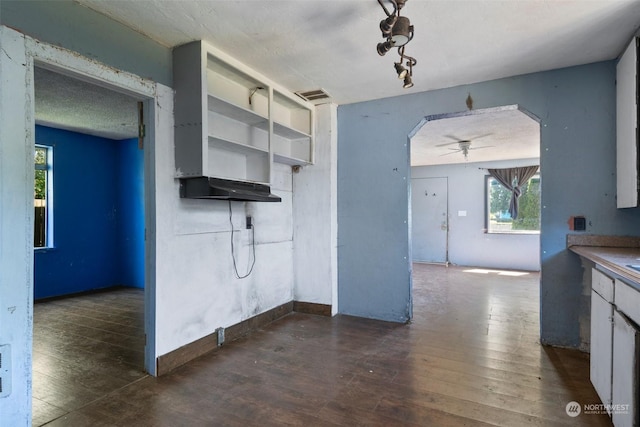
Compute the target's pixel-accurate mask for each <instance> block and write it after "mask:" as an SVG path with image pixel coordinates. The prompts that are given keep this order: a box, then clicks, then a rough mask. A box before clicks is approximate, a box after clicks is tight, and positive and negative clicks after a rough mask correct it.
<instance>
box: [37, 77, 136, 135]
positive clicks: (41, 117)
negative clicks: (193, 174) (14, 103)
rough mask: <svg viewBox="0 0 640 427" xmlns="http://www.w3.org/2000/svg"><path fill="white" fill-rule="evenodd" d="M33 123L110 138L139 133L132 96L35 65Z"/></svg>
mask: <svg viewBox="0 0 640 427" xmlns="http://www.w3.org/2000/svg"><path fill="white" fill-rule="evenodd" d="M34 78H35V99H36V102H35V110H36V111H35V113H36V123H37V124H39V125H43V126H50V127H55V128H58V129H65V130H70V131H74V132H80V133H85V134H89V135H94V136H101V137H104V138H109V139H126V138H134V137H137V135H138V104H137V101H136V100H135V99H134V98H131V97H129V96H127V95H123V94H121V93H118V92H114V91H112V90H109V89H106V88H103V87H100V86H96V85H92V84H89V83H86V82H84V81H81V80H78V79H74V78H71V77H69V76H65V75H62V74H59V73H56V72H53V71H50V70H47V69H44V68H39V67H36V68H35V71H34Z"/></svg>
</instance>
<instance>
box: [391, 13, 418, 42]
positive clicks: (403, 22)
mask: <svg viewBox="0 0 640 427" xmlns="http://www.w3.org/2000/svg"><path fill="white" fill-rule="evenodd" d="M412 38H413V26H412V25H411V23H410V22H409V18H407V17H406V16H399V17H398V19H396V23H395V24H394V25H393V28H392V29H391V40H392V41H393V45H394V46H396V47H400V46H404V45H405V44H407V43H409V41H410V40H411V39H412Z"/></svg>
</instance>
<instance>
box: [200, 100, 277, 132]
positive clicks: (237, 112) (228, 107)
mask: <svg viewBox="0 0 640 427" xmlns="http://www.w3.org/2000/svg"><path fill="white" fill-rule="evenodd" d="M208 104H209V111H213V112H215V113H218V114H221V115H223V116H226V117H229V118H230V119H233V120H237V121H239V122H242V123H246V124H248V125H251V126H262V127H266V126H268V123H269V119H268V118H267V117H265V116H262V115H260V114H258V113H256V112H255V111H251V110H247V109H246V108H244V107H240V106H238V105H235V104H232V103H230V102H228V101H225V100H224V99H222V98H218V97H217V96H214V95H211V94H209V97H208Z"/></svg>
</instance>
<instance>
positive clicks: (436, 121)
mask: <svg viewBox="0 0 640 427" xmlns="http://www.w3.org/2000/svg"><path fill="white" fill-rule="evenodd" d="M459 141H467V142H469V143H470V149H469V151H468V155H467V157H466V158H465V156H464V154H463V153H462V151H460V147H459ZM539 157H540V124H539V123H538V122H537V121H536V120H534V119H532V118H531V117H530V116H529V115H528V114H526V113H525V112H523V111H521V110H520V109H519V108H518V106H517V105H510V106H505V107H498V108H486V109H482V110H473V111H468V112H466V113H458V114H453V115H448V114H443V115H440V116H430V117H427V118H426V120H425V122H424V124H423V125H422V127H421V128H420V129H419V130H418V131H417V132H416V133H415V135H414V136H413V137H412V138H411V166H426V165H442V164H452V163H465V162H470V163H472V162H473V163H476V162H488V161H496V160H512V159H537V158H539Z"/></svg>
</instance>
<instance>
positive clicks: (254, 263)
mask: <svg viewBox="0 0 640 427" xmlns="http://www.w3.org/2000/svg"><path fill="white" fill-rule="evenodd" d="M232 218H233V212H232V211H231V200H229V224H231V259H232V260H233V271H234V273H235V274H236V277H237V278H238V279H245V278H247V277H249V276H250V275H251V272H252V271H253V267H254V266H255V265H256V231H255V228H254V226H253V224H251V246H252V249H253V251H252V253H253V261H252V262H251V268H249V272H248V273H247V274H245V275H244V276H241V275H240V273H238V266H237V264H236V254H235V248H234V245H233V235H234V230H233V219H232Z"/></svg>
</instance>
